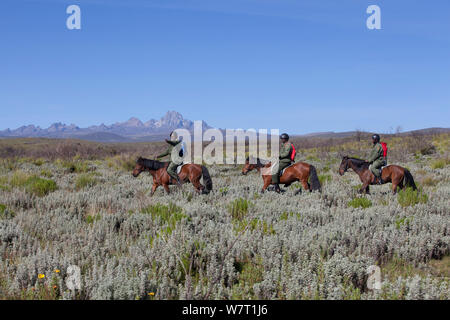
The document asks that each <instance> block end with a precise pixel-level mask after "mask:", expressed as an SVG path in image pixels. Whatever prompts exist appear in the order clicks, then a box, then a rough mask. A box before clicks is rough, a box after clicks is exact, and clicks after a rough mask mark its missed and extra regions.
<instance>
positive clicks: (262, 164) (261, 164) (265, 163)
mask: <svg viewBox="0 0 450 320" xmlns="http://www.w3.org/2000/svg"><path fill="white" fill-rule="evenodd" d="M246 161H250V157H247V159H246ZM268 163H270V160H264V159H262V160H261V159H260V158H256V165H257V166H265V165H267V164H268Z"/></svg>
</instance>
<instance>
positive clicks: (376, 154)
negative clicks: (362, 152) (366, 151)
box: [367, 143, 383, 162]
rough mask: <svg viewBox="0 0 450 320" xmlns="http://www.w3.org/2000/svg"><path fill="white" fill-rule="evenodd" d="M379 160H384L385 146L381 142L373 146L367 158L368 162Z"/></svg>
mask: <svg viewBox="0 0 450 320" xmlns="http://www.w3.org/2000/svg"><path fill="white" fill-rule="evenodd" d="M377 160H383V147H382V146H381V143H377V144H375V145H374V146H373V148H372V151H371V152H370V155H369V159H367V161H368V162H375V161H377Z"/></svg>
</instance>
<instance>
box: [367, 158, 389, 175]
mask: <svg viewBox="0 0 450 320" xmlns="http://www.w3.org/2000/svg"><path fill="white" fill-rule="evenodd" d="M384 164H385V163H384V160H383V159H378V160H375V161H374V162H373V163H372V164H371V165H370V167H369V169H370V171H372V173H373V174H374V175H375V177H379V176H380V173H381V172H380V168H381V167H382V166H383V165H384Z"/></svg>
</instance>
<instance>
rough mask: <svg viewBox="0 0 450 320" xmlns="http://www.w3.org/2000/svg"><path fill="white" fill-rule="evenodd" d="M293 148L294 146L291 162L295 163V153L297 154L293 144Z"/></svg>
mask: <svg viewBox="0 0 450 320" xmlns="http://www.w3.org/2000/svg"><path fill="white" fill-rule="evenodd" d="M291 146H292V153H291V161H295V153H296V151H295V147H294V145H293V144H292V143H291Z"/></svg>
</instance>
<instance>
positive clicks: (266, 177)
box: [242, 158, 322, 193]
mask: <svg viewBox="0 0 450 320" xmlns="http://www.w3.org/2000/svg"><path fill="white" fill-rule="evenodd" d="M271 165H272V164H271V162H267V163H262V162H261V160H260V159H259V158H257V159H256V163H255V164H252V163H250V161H249V158H247V159H246V160H245V165H244V167H243V168H242V174H243V175H246V174H247V173H248V172H250V171H252V170H254V169H256V170H258V172H261V169H262V168H266V169H267V174H266V172H263V174H262V178H263V181H264V185H263V187H262V189H261V192H264V191H265V190H266V189H267V187H268V186H269V185H271V184H272V176H271V175H270V173H269V171H270V169H269V168H270V167H271ZM308 179H310V181H311V184H309V183H308ZM296 181H300V182H301V184H302V186H303V188H304V189H305V190H309V191H313V190H319V192H321V191H322V187H321V185H320V181H319V178H318V177H317V172H316V168H315V167H314V166H313V165H311V164H308V163H306V162H297V163H294V164H293V165H291V166H290V167H287V168H286V169H285V170H284V172H283V175H282V176H281V177H280V183H282V184H284V186H285V187H288V186H290V185H291V184H292V183H293V182H296ZM298 192H300V190H299V191H297V193H298Z"/></svg>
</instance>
